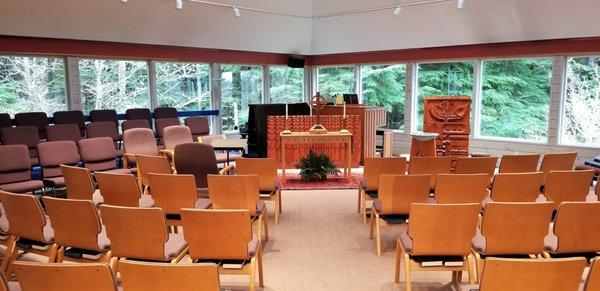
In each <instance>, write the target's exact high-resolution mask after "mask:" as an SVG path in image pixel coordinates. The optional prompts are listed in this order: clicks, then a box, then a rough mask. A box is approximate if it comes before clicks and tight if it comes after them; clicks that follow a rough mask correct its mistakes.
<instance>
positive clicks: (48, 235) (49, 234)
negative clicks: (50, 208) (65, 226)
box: [42, 215, 54, 243]
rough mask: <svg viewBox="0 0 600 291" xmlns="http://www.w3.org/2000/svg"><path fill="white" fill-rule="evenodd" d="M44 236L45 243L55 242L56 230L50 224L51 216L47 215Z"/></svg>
mask: <svg viewBox="0 0 600 291" xmlns="http://www.w3.org/2000/svg"><path fill="white" fill-rule="evenodd" d="M42 232H43V235H44V240H45V241H44V243H51V242H53V241H54V229H53V228H52V224H51V223H50V216H48V215H46V225H44V228H43V229H42Z"/></svg>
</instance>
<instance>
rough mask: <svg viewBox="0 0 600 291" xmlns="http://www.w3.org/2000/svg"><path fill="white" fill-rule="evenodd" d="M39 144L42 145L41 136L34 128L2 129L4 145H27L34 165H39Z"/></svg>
mask: <svg viewBox="0 0 600 291" xmlns="http://www.w3.org/2000/svg"><path fill="white" fill-rule="evenodd" d="M38 143H40V136H39V133H38V131H37V129H36V128H35V127H34V126H15V127H6V128H3V129H2V144H3V145H16V144H22V145H26V146H27V149H28V150H29V151H28V153H29V158H30V159H31V164H32V165H37V164H38V152H37V145H38Z"/></svg>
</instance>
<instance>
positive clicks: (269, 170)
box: [235, 158, 281, 224]
mask: <svg viewBox="0 0 600 291" xmlns="http://www.w3.org/2000/svg"><path fill="white" fill-rule="evenodd" d="M235 166H236V170H237V173H238V174H240V175H253V174H254V175H258V190H259V191H260V196H259V197H260V199H261V200H265V201H273V202H274V203H275V224H277V223H278V222H279V214H280V213H281V183H280V182H279V179H278V178H277V163H276V162H275V159H252V158H238V159H237V160H235Z"/></svg>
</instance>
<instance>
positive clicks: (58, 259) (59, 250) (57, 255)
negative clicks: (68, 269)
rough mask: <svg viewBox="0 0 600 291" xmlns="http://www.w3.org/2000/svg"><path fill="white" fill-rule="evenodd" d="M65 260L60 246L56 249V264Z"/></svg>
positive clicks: (63, 251)
mask: <svg viewBox="0 0 600 291" xmlns="http://www.w3.org/2000/svg"><path fill="white" fill-rule="evenodd" d="M64 259H65V247H63V246H61V247H60V248H58V253H57V254H56V262H57V263H62V262H63V261H64Z"/></svg>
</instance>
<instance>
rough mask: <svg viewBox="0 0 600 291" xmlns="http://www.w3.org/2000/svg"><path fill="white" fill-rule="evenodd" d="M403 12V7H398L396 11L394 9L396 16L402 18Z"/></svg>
mask: <svg viewBox="0 0 600 291" xmlns="http://www.w3.org/2000/svg"><path fill="white" fill-rule="evenodd" d="M401 12H402V5H398V7H396V9H394V15H396V16H400V13H401Z"/></svg>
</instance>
